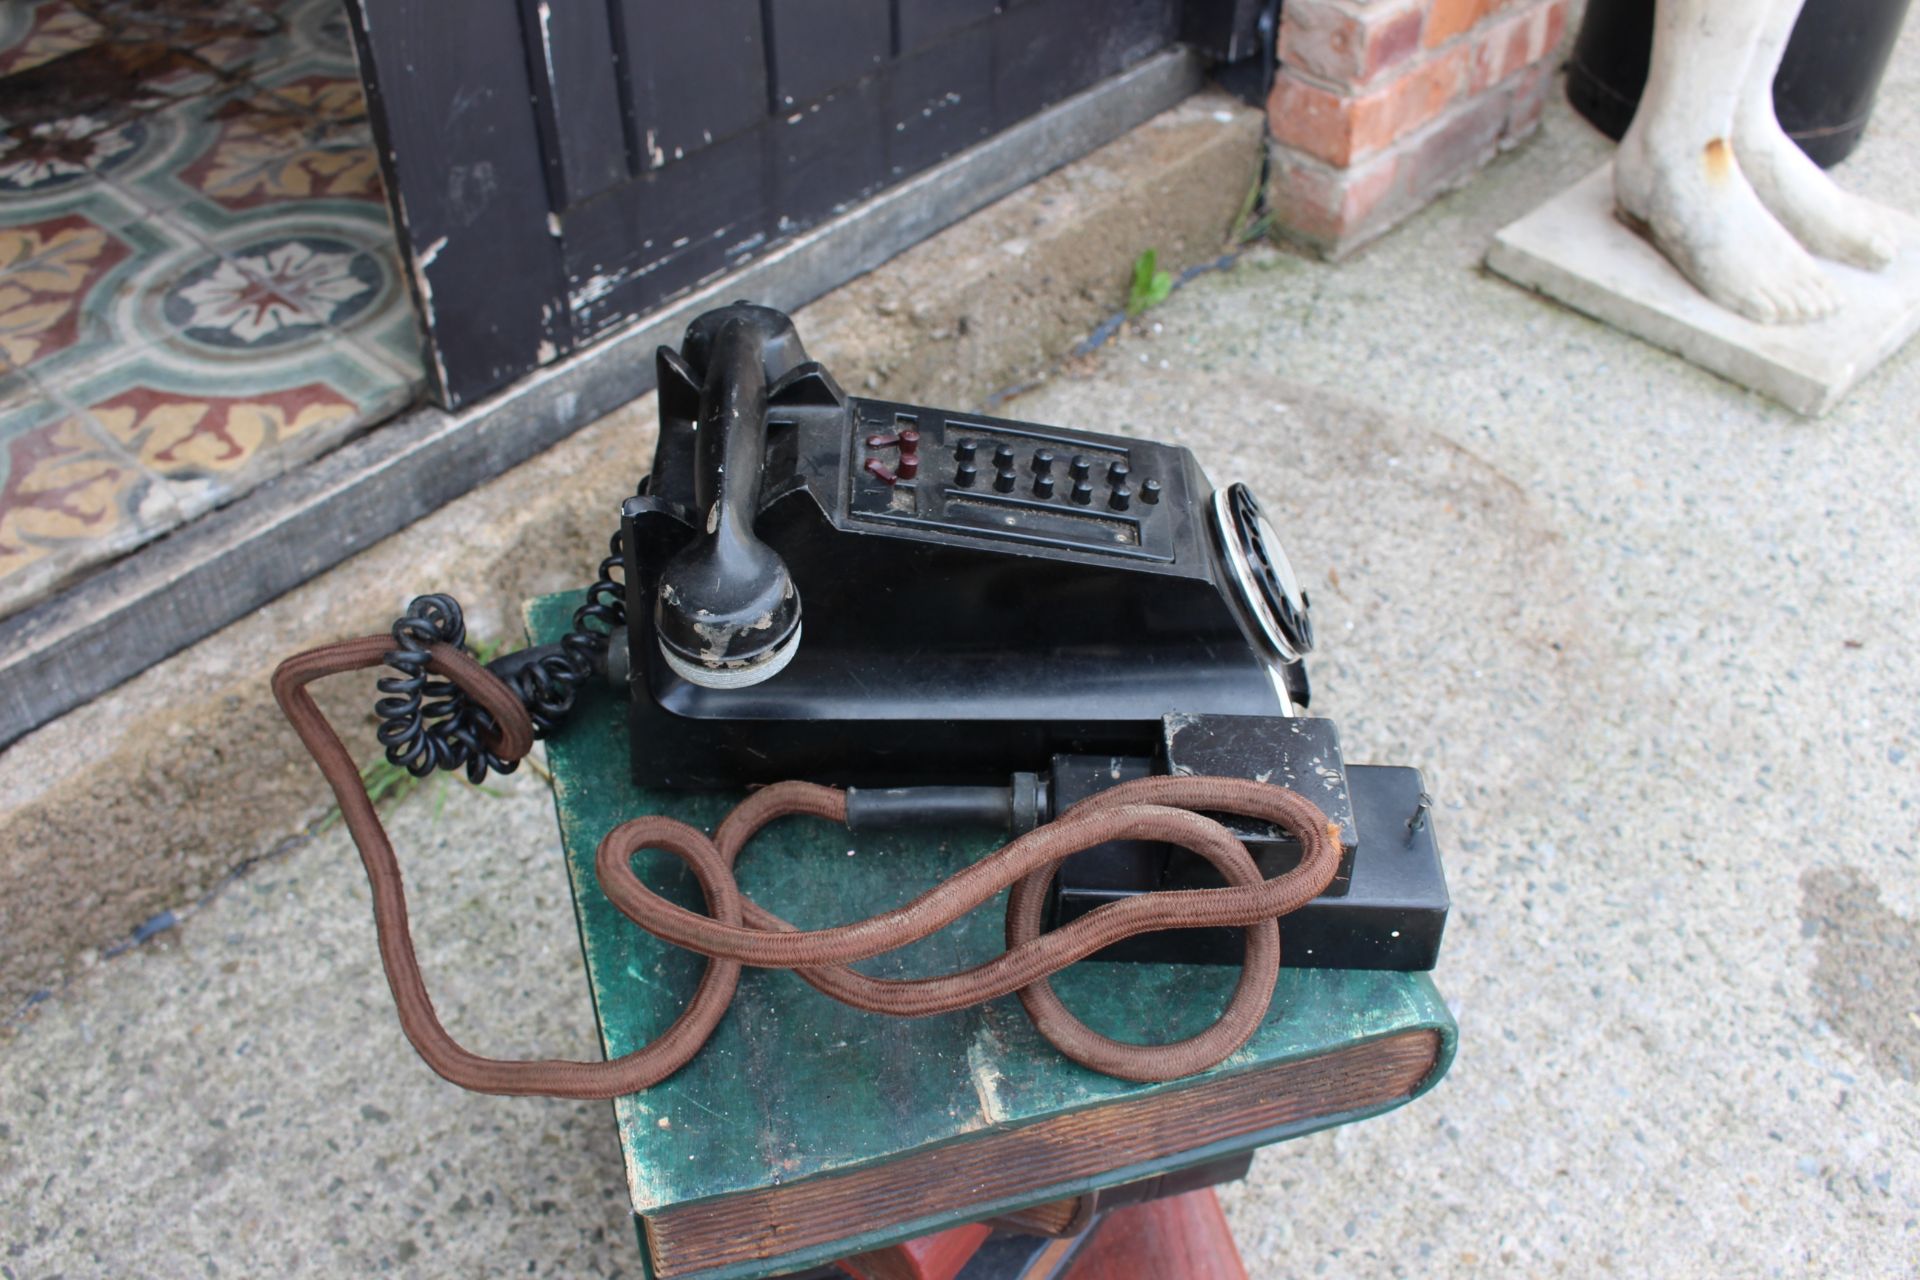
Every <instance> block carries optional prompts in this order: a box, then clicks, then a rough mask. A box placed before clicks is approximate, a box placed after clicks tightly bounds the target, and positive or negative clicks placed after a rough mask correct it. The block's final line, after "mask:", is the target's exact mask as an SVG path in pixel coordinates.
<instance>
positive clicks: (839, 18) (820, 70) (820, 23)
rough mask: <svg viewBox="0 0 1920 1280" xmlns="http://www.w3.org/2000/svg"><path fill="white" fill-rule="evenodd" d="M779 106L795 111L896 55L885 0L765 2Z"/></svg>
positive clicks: (775, 102) (776, 105)
mask: <svg viewBox="0 0 1920 1280" xmlns="http://www.w3.org/2000/svg"><path fill="white" fill-rule="evenodd" d="M765 4H766V15H767V41H768V44H769V45H770V47H771V50H772V57H771V62H772V64H773V109H774V110H775V112H791V111H793V110H794V109H795V108H804V107H807V106H810V105H812V104H813V103H815V102H817V101H819V100H820V99H821V98H824V97H825V96H826V95H827V94H829V93H831V92H833V91H834V90H836V89H839V88H842V87H844V86H846V85H849V84H852V83H853V82H854V81H855V80H858V79H859V78H860V77H861V76H864V75H869V74H871V73H873V72H875V71H878V70H879V69H880V68H881V67H882V66H884V65H885V64H886V61H887V59H888V58H889V57H891V56H892V54H893V18H892V13H891V6H890V5H889V4H887V3H885V0H765Z"/></svg>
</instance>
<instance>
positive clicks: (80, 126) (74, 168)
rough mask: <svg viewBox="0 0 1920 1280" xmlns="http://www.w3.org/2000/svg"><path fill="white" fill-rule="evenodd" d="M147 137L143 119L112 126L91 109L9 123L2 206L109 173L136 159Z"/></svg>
mask: <svg viewBox="0 0 1920 1280" xmlns="http://www.w3.org/2000/svg"><path fill="white" fill-rule="evenodd" d="M146 139H147V126H146V125H144V124H143V123H141V122H139V121H132V122H129V123H127V124H124V125H120V126H118V127H114V128H109V127H108V126H107V122H106V121H104V120H101V119H98V118H96V117H93V116H88V115H77V116H69V117H66V118H64V119H60V120H54V121H50V122H47V123H44V124H36V125H31V126H21V127H16V128H13V129H9V130H8V131H7V132H6V133H3V134H0V210H4V209H5V208H6V206H7V205H8V204H10V203H15V202H18V201H21V200H25V199H31V198H34V197H39V196H45V195H47V194H49V193H53V192H58V191H60V190H62V189H63V188H67V187H73V186H78V185H80V184H83V183H86V182H89V181H91V180H92V179H93V177H94V175H96V174H101V173H109V172H111V171H113V170H114V169H117V168H119V167H120V166H121V165H124V164H126V163H128V162H129V161H131V160H133V159H135V158H136V157H137V156H138V155H139V153H140V149H141V146H142V145H143V144H144V143H145V142H146Z"/></svg>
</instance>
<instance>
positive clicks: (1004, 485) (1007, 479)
mask: <svg viewBox="0 0 1920 1280" xmlns="http://www.w3.org/2000/svg"><path fill="white" fill-rule="evenodd" d="M993 488H994V492H996V493H1012V492H1013V472H1011V471H996V472H994V473H993Z"/></svg>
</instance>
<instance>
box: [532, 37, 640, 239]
mask: <svg viewBox="0 0 1920 1280" xmlns="http://www.w3.org/2000/svg"><path fill="white" fill-rule="evenodd" d="M520 18H521V27H522V33H523V35H522V38H523V39H524V41H525V44H526V48H527V63H528V72H529V74H530V75H531V77H532V80H533V97H534V106H535V110H536V113H537V118H538V121H539V125H540V141H541V152H542V154H543V156H544V157H545V160H546V168H547V186H548V191H549V193H550V200H551V203H552V206H553V207H554V208H556V209H564V208H566V207H567V206H568V205H572V204H578V203H579V202H580V201H582V200H586V199H588V198H590V197H592V196H594V195H597V194H599V193H600V192H602V191H605V190H606V189H607V188H608V187H610V186H612V185H613V184H614V183H616V182H621V181H624V180H625V179H626V177H627V176H628V172H629V167H628V155H627V130H626V128H625V126H624V123H623V120H624V112H623V110H622V107H621V102H620V86H619V83H618V80H617V78H616V65H615V46H614V41H613V32H612V29H611V28H610V26H609V25H608V20H607V9H606V5H605V4H603V3H601V0H520Z"/></svg>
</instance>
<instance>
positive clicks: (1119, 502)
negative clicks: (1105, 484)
mask: <svg viewBox="0 0 1920 1280" xmlns="http://www.w3.org/2000/svg"><path fill="white" fill-rule="evenodd" d="M1107 505H1108V506H1109V507H1112V508H1113V509H1114V510H1115V511H1125V510H1126V509H1127V508H1128V507H1129V506H1132V505H1133V490H1131V489H1129V488H1127V486H1125V485H1121V486H1120V487H1119V488H1117V489H1115V490H1114V491H1113V492H1112V493H1111V494H1109V495H1107Z"/></svg>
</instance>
